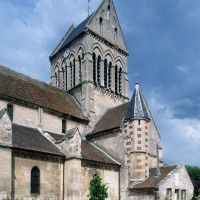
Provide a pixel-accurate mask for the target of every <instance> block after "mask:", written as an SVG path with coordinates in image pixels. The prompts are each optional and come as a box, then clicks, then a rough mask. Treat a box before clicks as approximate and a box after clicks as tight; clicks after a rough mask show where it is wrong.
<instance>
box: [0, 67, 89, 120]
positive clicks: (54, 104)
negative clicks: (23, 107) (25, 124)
mask: <svg viewBox="0 0 200 200" xmlns="http://www.w3.org/2000/svg"><path fill="white" fill-rule="evenodd" d="M0 95H1V96H2V95H3V96H6V97H10V98H12V99H17V100H21V101H23V102H27V103H31V104H33V105H37V106H40V107H43V108H47V109H50V110H52V111H56V112H59V113H63V114H66V115H68V116H72V117H75V118H79V119H83V120H87V118H86V117H85V116H84V115H83V113H82V112H81V108H80V106H79V104H78V103H77V102H76V100H75V99H74V98H73V96H72V95H70V94H69V93H68V92H67V91H65V90H62V89H59V88H56V87H53V86H51V85H49V84H47V83H44V82H41V81H38V80H36V79H32V78H31V77H28V76H26V75H23V74H21V73H18V72H15V71H13V70H11V69H9V68H6V67H4V66H1V65H0Z"/></svg>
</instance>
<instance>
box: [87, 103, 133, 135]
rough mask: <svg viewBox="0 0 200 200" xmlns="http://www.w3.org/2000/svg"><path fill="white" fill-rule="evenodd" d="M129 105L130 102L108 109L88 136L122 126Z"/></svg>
mask: <svg viewBox="0 0 200 200" xmlns="http://www.w3.org/2000/svg"><path fill="white" fill-rule="evenodd" d="M128 107H129V102H127V103H124V104H122V105H119V106H117V107H114V108H111V109H109V110H107V112H105V114H104V115H103V116H102V117H101V119H100V120H99V121H98V122H97V124H96V125H95V127H94V129H93V130H92V132H91V133H89V134H88V135H87V136H93V135H96V134H97V133H100V132H104V131H108V130H113V129H116V128H120V127H121V124H122V122H123V119H124V116H125V114H126V112H127V110H128Z"/></svg>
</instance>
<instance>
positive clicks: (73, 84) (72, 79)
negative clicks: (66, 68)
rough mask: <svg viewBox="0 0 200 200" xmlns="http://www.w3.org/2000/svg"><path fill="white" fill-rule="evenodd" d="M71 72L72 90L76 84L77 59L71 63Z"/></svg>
mask: <svg viewBox="0 0 200 200" xmlns="http://www.w3.org/2000/svg"><path fill="white" fill-rule="evenodd" d="M70 72H71V74H70V75H71V77H70V80H71V88H72V87H74V86H75V84H76V63H75V59H73V61H71V62H70Z"/></svg>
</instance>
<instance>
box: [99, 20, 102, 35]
mask: <svg viewBox="0 0 200 200" xmlns="http://www.w3.org/2000/svg"><path fill="white" fill-rule="evenodd" d="M99 26H100V27H99V28H100V32H103V18H102V17H100V18H99Z"/></svg>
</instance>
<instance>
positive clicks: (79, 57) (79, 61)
mask: <svg viewBox="0 0 200 200" xmlns="http://www.w3.org/2000/svg"><path fill="white" fill-rule="evenodd" d="M78 64H79V83H81V73H82V61H81V56H80V55H79V56H78Z"/></svg>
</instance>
